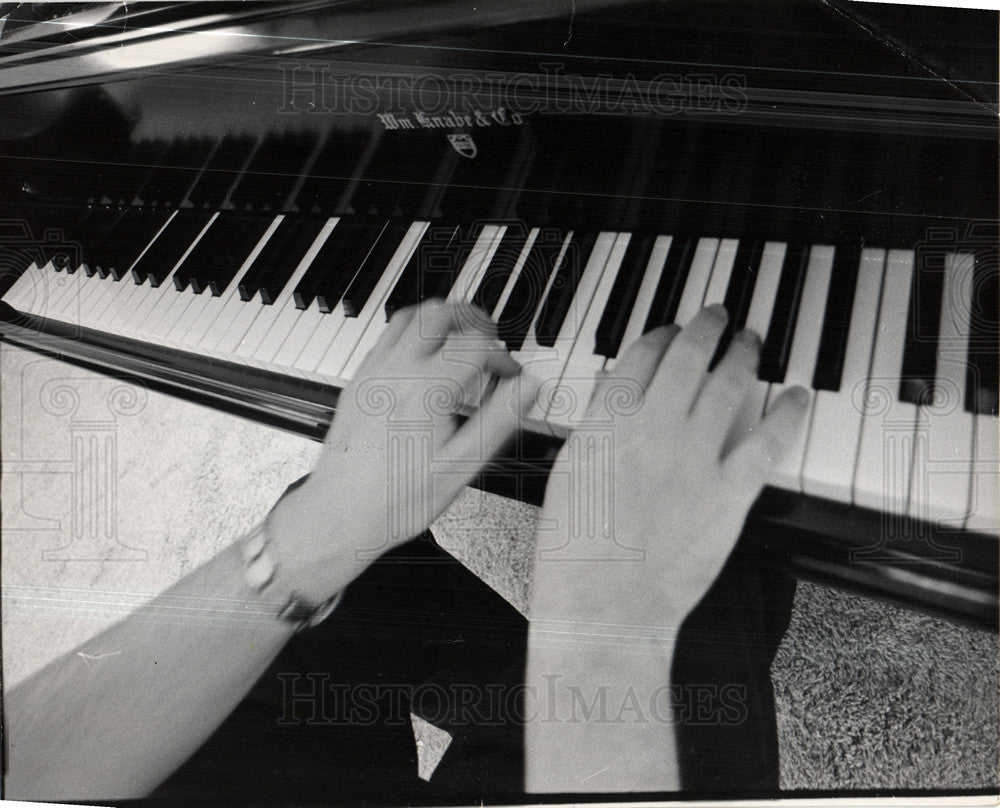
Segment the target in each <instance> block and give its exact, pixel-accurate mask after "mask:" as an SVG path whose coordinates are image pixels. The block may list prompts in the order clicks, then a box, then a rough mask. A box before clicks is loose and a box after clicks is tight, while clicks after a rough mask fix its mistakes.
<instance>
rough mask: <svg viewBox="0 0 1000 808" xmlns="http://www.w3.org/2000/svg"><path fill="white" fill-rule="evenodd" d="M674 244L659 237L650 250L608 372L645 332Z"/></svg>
mask: <svg viewBox="0 0 1000 808" xmlns="http://www.w3.org/2000/svg"><path fill="white" fill-rule="evenodd" d="M672 242H673V237H672V236H657V237H656V241H654V242H653V249H652V250H650V253H649V261H648V262H647V263H646V270H645V273H644V274H643V276H642V281H641V282H640V284H639V291H638V292H637V293H636V296H635V303H634V305H633V306H632V312H631V314H629V318H628V324H627V325H626V326H625V333H624V335H623V336H622V344H621V347H620V348H619V349H618V356H616V357H615V358H613V359H608V361H607V362H605V364H604V367H605V369H606V370H611V369H612V368H613V367H614V366H615V364H616V363H617V362H618V357H620V356H621V355H622V353H624V352H625V350H626V349H627V348H628V346H629V345H631V344H632V343H633V342H635V341H636V340H637V339H639V337H641V336H642V335H643V333H644V332H645V330H646V320H648V319H649V310H650V308H651V307H652V305H653V298H654V297H655V296H656V287H657V286H659V284H660V278H661V277H662V276H663V265H664V264H665V263H666V262H667V253H668V252H670V245H671V243H672Z"/></svg>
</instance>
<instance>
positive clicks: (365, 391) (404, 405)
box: [268, 300, 537, 601]
mask: <svg viewBox="0 0 1000 808" xmlns="http://www.w3.org/2000/svg"><path fill="white" fill-rule="evenodd" d="M520 370H521V368H520V366H519V365H518V364H517V362H515V361H514V360H513V359H512V358H511V356H510V354H509V353H508V352H507V350H506V346H504V344H503V343H502V342H500V341H499V340H498V339H497V330H496V323H495V322H493V321H492V320H491V319H490V318H489V317H488V316H487V315H486V314H485V313H484V312H482V311H481V310H479V309H475V308H473V307H471V306H468V305H465V304H452V303H446V302H444V301H441V300H430V301H427V302H426V303H424V304H422V305H420V306H414V307H411V308H407V309H403V310H400V311H398V312H396V314H395V315H394V316H393V317H392V319H391V321H390V322H389V325H388V327H387V328H386V331H385V333H384V334H383V336H382V338H381V339H380V340H379V342H378V343H377V344H376V346H375V347H374V348H373V349H372V351H371V352H370V353H369V355H368V356H367V358H366V359H365V360H364V362H363V363H362V364H361V366H360V368H359V369H358V372H357V374H356V376H355V379H354V381H352V382H351V383H350V384H349V385H348V386H347V387H346V388H345V389H344V391H343V392H342V393H341V395H340V399H339V401H338V405H337V413H336V416H335V418H334V419H333V423H332V425H331V426H330V430H329V432H328V434H327V436H326V440H325V443H324V446H323V453H322V456H321V457H320V459H319V461H318V463H317V464H316V467H315V469H314V470H313V472H312V474H310V476H309V477H308V479H307V480H306V481H305V483H304V484H303V485H302V486H300V487H299V488H298V489H296V490H295V491H294V492H292V493H290V494H289V495H288V496H286V497H285V498H284V499H283V500H282V501H281V502H280V503H279V504H278V506H276V508H275V510H274V511H273V512H272V514H271V517H269V523H268V524H269V532H270V533H271V536H272V542H273V543H274V544H275V554H276V555H278V556H279V558H277V559H276V560H277V561H278V566H279V569H281V570H283V571H286V572H287V580H289V581H293V582H294V588H295V589H296V590H297V591H299V592H300V593H302V594H303V595H308V596H309V597H310V599H312V600H314V601H319V600H322V599H325V598H326V597H329V596H330V595H332V594H333V593H334V592H336V591H338V590H339V589H340V588H342V587H343V586H344V585H346V584H347V583H349V582H350V580H353V578H354V577H356V576H357V575H358V574H360V571H361V570H363V569H364V567H365V566H367V564H369V563H370V562H371V561H373V560H374V559H375V558H376V557H377V556H379V555H381V554H382V553H384V552H386V551H388V550H390V549H391V548H392V547H395V546H396V545H399V544H402V543H404V542H406V541H408V540H409V539H411V538H413V537H414V536H417V535H419V534H420V533H422V532H423V531H424V530H426V529H427V528H428V527H429V526H430V524H431V522H433V521H434V519H436V518H437V517H438V516H439V515H440V514H441V512H442V511H444V509H445V508H447V507H448V505H449V504H451V502H452V501H453V500H454V498H455V497H456V496H457V495H458V493H459V491H461V489H462V487H463V486H465V485H466V484H467V483H468V482H469V481H470V480H472V479H473V477H475V475H476V474H477V473H478V472H479V470H480V469H481V468H482V467H483V465H484V464H485V463H486V462H488V461H489V460H490V458H491V457H492V456H493V455H494V454H495V453H496V452H497V451H498V450H499V449H500V448H501V446H502V445H503V444H504V443H505V442H506V441H507V440H508V439H509V438H510V437H511V436H512V435H513V434H514V432H515V431H516V429H517V428H518V426H519V424H520V420H521V417H522V415H523V414H524V413H525V412H526V411H527V409H528V408H529V407H530V406H531V404H532V403H533V402H534V398H535V394H536V392H537V390H536V389H535V388H534V387H533V386H531V385H530V383H529V382H528V381H527V380H526V379H525V378H524V377H523V376H522V375H521V374H520ZM494 379H498V380H499V381H498V382H497V384H496V387H495V389H492V391H490V388H492V383H491V380H494ZM484 392H485V397H484ZM481 398H482V401H481V404H480V399H481ZM470 405H471V406H472V407H476V405H478V408H476V409H474V411H473V412H472V414H471V416H470V417H469V418H468V420H466V421H465V422H464V423H461V424H460V422H459V419H458V418H456V415H455V413H456V412H457V411H458V410H459V409H461V408H463V406H464V409H466V410H468V409H469V408H470ZM345 576H346V580H344V578H345Z"/></svg>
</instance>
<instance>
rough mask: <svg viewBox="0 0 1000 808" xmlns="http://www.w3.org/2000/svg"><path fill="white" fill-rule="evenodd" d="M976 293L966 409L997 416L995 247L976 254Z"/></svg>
mask: <svg viewBox="0 0 1000 808" xmlns="http://www.w3.org/2000/svg"><path fill="white" fill-rule="evenodd" d="M972 290H973V291H972V310H971V312H970V313H969V315H970V322H969V326H970V327H969V370H968V376H967V382H966V403H965V408H966V410H968V411H969V412H974V413H978V414H979V415H994V416H995V415H996V414H997V394H998V384H997V369H998V366H1000V320H998V318H1000V255H998V251H997V248H996V247H995V246H991V247H983V248H981V249H980V250H978V251H977V252H976V263H975V269H974V270H973V277H972Z"/></svg>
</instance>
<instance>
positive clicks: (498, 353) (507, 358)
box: [438, 331, 521, 377]
mask: <svg viewBox="0 0 1000 808" xmlns="http://www.w3.org/2000/svg"><path fill="white" fill-rule="evenodd" d="M438 356H440V357H441V359H442V360H443V361H445V362H451V361H454V362H458V363H461V364H464V365H466V366H470V367H473V368H475V370H476V371H484V372H486V374H487V375H490V376H494V375H495V376H502V377H507V376H516V375H517V374H518V373H520V372H521V366H520V365H519V364H518V363H517V362H516V361H515V360H514V358H513V357H512V356H511V355H510V351H508V350H507V346H506V345H505V344H504V343H503V342H501V341H500V340H498V339H496V337H492V336H489V335H488V334H485V333H483V332H477V333H466V332H461V331H453V332H452V333H451V335H450V336H449V337H448V339H447V340H445V343H444V345H443V346H442V347H441V350H440V352H439V353H438Z"/></svg>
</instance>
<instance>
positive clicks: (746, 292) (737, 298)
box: [711, 239, 764, 366]
mask: <svg viewBox="0 0 1000 808" xmlns="http://www.w3.org/2000/svg"><path fill="white" fill-rule="evenodd" d="M763 252H764V243H763V242H761V241H756V240H752V239H744V240H742V241H740V243H739V245H738V246H737V248H736V256H735V257H734V259H733V271H732V274H731V275H730V276H729V286H727V287H726V294H725V297H723V300H722V305H723V306H725V308H726V311H727V312H728V313H729V321H728V322H727V323H726V328H725V330H724V331H723V332H722V336H721V337H719V344H718V345H717V346H716V349H715V355H714V356H713V357H712V362H711V365H712V366H714V365H715V364H717V363H718V361H719V360H720V359H722V357H723V356H724V355H725V353H726V351H728V350H729V343H730V342H732V339H733V334H735V333H736V332H737V331H739V330H740V329H741V328H743V326H744V325H746V321H747V314H748V313H749V311H750V299H751V298H752V297H753V289H754V285H755V284H756V283H757V270H758V269H760V257H761V255H762V254H763Z"/></svg>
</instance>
